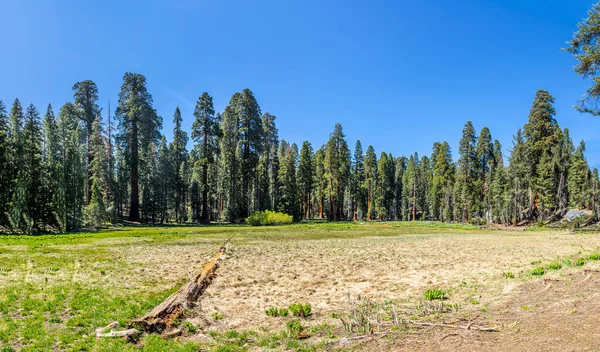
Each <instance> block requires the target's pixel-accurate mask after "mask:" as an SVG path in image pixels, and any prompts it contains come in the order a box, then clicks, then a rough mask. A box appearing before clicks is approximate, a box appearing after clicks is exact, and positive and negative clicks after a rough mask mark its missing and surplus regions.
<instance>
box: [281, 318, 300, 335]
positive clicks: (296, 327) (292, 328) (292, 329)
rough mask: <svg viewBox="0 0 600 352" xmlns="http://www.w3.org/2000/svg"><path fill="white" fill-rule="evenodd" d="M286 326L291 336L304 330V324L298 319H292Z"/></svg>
mask: <svg viewBox="0 0 600 352" xmlns="http://www.w3.org/2000/svg"><path fill="white" fill-rule="evenodd" d="M285 327H286V329H287V331H288V333H289V334H290V336H295V335H297V334H298V333H299V332H300V331H302V330H303V327H302V324H300V322H299V321H298V320H290V321H288V322H287V323H285Z"/></svg>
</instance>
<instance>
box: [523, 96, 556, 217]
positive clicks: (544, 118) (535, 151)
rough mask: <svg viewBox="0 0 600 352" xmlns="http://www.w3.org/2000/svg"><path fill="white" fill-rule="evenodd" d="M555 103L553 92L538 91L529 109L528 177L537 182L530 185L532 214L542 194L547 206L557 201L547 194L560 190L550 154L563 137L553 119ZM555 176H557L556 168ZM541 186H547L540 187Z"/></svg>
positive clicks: (526, 141)
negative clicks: (542, 173)
mask: <svg viewBox="0 0 600 352" xmlns="http://www.w3.org/2000/svg"><path fill="white" fill-rule="evenodd" d="M553 103H554V97H552V95H550V93H548V92H547V91H545V90H539V91H537V93H536V96H535V99H534V101H533V106H532V107H531V110H530V112H529V120H528V122H527V123H526V124H525V126H524V128H523V136H524V137H525V149H526V151H527V152H526V155H527V164H528V165H529V170H528V175H527V179H528V180H533V181H534V182H533V183H531V182H530V184H529V209H530V214H531V215H533V216H535V215H536V213H537V205H538V203H539V202H540V200H539V199H538V198H539V197H541V196H543V197H544V198H546V199H545V200H546V201H545V202H544V203H546V205H547V206H548V205H550V204H554V203H555V201H550V200H549V199H548V196H547V195H548V194H555V193H556V189H557V185H556V182H555V181H554V180H553V179H550V171H551V170H550V169H551V168H553V167H552V165H550V164H549V163H550V161H551V160H552V157H553V156H552V155H551V154H550V153H551V151H552V149H553V148H554V146H555V145H556V144H557V143H558V138H559V136H560V133H559V132H560V130H559V129H558V124H557V123H556V120H555V119H554V115H555V114H556V111H555V110H554V106H553V105H552V104H553ZM544 154H547V155H546V156H545V158H546V160H544V163H542V157H544ZM549 160H550V161H549ZM540 164H543V165H540ZM541 170H543V171H544V172H545V174H544V175H540V174H539V173H538V171H541ZM552 175H554V172H553V170H552ZM542 186H543V187H545V188H540V187H542ZM546 209H549V208H548V207H547V208H546Z"/></svg>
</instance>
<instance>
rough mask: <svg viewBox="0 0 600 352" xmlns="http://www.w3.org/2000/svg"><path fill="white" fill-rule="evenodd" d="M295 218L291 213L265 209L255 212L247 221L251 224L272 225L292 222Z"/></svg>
mask: <svg viewBox="0 0 600 352" xmlns="http://www.w3.org/2000/svg"><path fill="white" fill-rule="evenodd" d="M293 220H294V218H293V217H292V216H291V215H288V214H285V213H279V212H276V211H271V210H265V211H257V212H254V214H252V215H250V216H249V217H247V218H246V223H247V224H248V225H251V226H272V225H285V224H291V223H292V221H293Z"/></svg>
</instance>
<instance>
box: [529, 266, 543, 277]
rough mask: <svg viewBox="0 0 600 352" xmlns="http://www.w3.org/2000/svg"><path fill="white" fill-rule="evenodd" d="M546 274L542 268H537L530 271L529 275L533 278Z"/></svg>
mask: <svg viewBox="0 0 600 352" xmlns="http://www.w3.org/2000/svg"><path fill="white" fill-rule="evenodd" d="M545 273H546V270H545V269H544V267H543V266H539V267H537V268H534V269H531V271H530V274H531V275H533V276H542V275H544V274H545Z"/></svg>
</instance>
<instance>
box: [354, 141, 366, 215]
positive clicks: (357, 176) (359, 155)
mask: <svg viewBox="0 0 600 352" xmlns="http://www.w3.org/2000/svg"><path fill="white" fill-rule="evenodd" d="M365 190H366V188H365V157H364V155H363V149H362V143H361V142H360V141H359V140H357V141H356V145H355V146H354V163H353V168H352V205H353V209H352V214H353V216H352V218H353V220H355V221H356V220H357V219H358V214H359V213H360V214H361V219H362V214H364V213H365V212H366V211H367V197H366V192H365Z"/></svg>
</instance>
